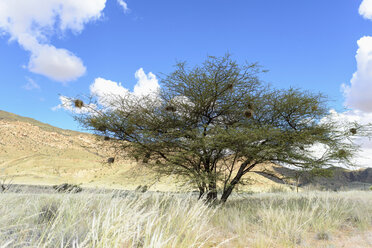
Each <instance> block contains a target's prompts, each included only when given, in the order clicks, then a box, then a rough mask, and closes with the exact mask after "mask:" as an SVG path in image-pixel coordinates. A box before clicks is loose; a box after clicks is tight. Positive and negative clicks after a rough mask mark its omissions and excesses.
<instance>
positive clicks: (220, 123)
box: [76, 55, 356, 201]
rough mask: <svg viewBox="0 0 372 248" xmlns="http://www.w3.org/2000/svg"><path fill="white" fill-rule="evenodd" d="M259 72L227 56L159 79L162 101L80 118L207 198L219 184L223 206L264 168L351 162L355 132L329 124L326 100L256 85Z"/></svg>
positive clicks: (113, 106) (134, 100)
mask: <svg viewBox="0 0 372 248" xmlns="http://www.w3.org/2000/svg"><path fill="white" fill-rule="evenodd" d="M261 72H262V69H261V67H260V66H259V65H257V64H245V65H238V64H237V63H236V62H235V61H234V60H232V59H231V57H230V56H229V55H226V56H224V57H221V58H217V57H208V58H207V60H206V61H205V62H204V63H203V64H202V65H200V66H195V67H193V68H190V67H188V66H187V64H186V63H184V62H182V63H178V64H177V65H176V68H175V70H174V72H172V73H170V74H169V75H165V76H164V77H163V78H162V80H161V86H162V89H161V91H160V93H159V95H158V96H154V95H148V96H145V97H131V96H127V97H116V98H115V99H112V100H111V101H110V102H109V106H108V105H107V102H108V101H105V102H106V104H105V105H103V106H102V105H99V103H96V106H99V107H101V108H98V109H95V110H94V114H83V115H79V116H77V117H76V119H77V120H78V121H79V122H80V123H81V124H82V125H83V126H85V127H87V128H90V129H93V130H95V131H96V132H97V133H99V134H101V135H108V136H110V137H113V138H115V139H116V140H121V141H125V142H123V149H126V151H127V154H128V156H130V157H132V158H135V159H136V160H137V161H138V160H142V159H143V164H147V165H148V166H150V167H152V168H154V169H156V171H158V172H159V173H165V174H176V175H180V176H182V177H183V178H186V180H188V181H191V182H193V183H194V184H195V186H196V187H197V188H198V189H199V191H200V193H201V194H204V193H206V194H207V198H208V199H215V198H216V197H217V187H218V186H219V185H220V186H221V190H222V201H226V199H227V198H228V197H229V195H230V194H231V192H232V191H233V190H234V188H235V186H236V185H237V184H239V183H240V182H241V179H242V177H243V176H244V174H246V173H248V172H250V171H251V170H252V169H253V168H255V167H256V165H257V164H260V163H266V162H274V163H281V164H285V165H292V166H296V167H299V168H305V169H312V168H323V167H324V166H330V165H332V164H334V163H335V162H342V163H347V164H348V163H350V158H351V157H352V155H353V153H354V151H355V148H356V147H355V146H354V144H353V143H349V142H345V138H348V137H349V136H352V135H354V134H353V133H354V132H350V131H349V130H350V128H351V127H349V126H346V127H345V126H340V125H339V124H338V123H336V122H333V121H332V120H327V121H324V117H326V116H327V115H328V111H329V110H328V107H327V105H326V103H327V98H326V97H325V96H323V95H322V94H316V93H311V92H308V91H302V90H300V89H296V88H290V89H287V90H284V89H280V90H276V89H273V88H272V87H270V86H269V85H266V84H264V83H262V82H261V81H260V80H259V77H258V76H259V74H260V73H261ZM322 119H323V121H321V120H322ZM352 127H354V126H352ZM345 128H346V129H345ZM313 145H321V146H322V147H324V153H323V154H322V156H318V157H316V156H314V154H313V153H312V152H311V148H312V147H313Z"/></svg>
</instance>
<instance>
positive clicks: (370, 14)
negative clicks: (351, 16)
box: [359, 0, 372, 19]
mask: <svg viewBox="0 0 372 248" xmlns="http://www.w3.org/2000/svg"><path fill="white" fill-rule="evenodd" d="M359 14H360V15H361V16H363V17H364V18H366V19H372V0H363V2H362V3H361V4H360V6H359Z"/></svg>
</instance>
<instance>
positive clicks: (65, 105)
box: [52, 96, 97, 114]
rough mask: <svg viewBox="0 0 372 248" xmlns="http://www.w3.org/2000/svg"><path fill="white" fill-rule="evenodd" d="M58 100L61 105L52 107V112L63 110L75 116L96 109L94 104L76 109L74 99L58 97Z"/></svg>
mask: <svg viewBox="0 0 372 248" xmlns="http://www.w3.org/2000/svg"><path fill="white" fill-rule="evenodd" d="M59 100H60V102H61V103H60V104H59V105H57V106H55V107H53V108H52V110H53V111H57V110H59V109H64V110H67V111H69V112H72V113H75V114H88V113H92V112H94V111H93V110H94V109H96V107H97V106H96V105H94V104H88V105H84V106H83V107H82V108H76V107H75V104H74V99H71V98H68V97H66V96H60V97H59Z"/></svg>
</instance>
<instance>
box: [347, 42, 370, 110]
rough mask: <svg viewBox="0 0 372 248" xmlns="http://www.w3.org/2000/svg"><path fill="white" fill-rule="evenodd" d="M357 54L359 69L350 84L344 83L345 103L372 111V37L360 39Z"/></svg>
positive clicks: (351, 106) (348, 105) (355, 107)
mask: <svg viewBox="0 0 372 248" xmlns="http://www.w3.org/2000/svg"><path fill="white" fill-rule="evenodd" d="M358 46H359V49H358V51H357V54H356V56H355V58H356V61H357V71H356V72H355V73H354V75H353V77H352V79H351V81H350V83H351V85H350V86H346V85H343V86H342V87H343V90H344V95H345V105H346V106H347V107H350V108H354V109H359V110H362V111H366V112H372V97H371V92H372V37H369V36H365V37H363V38H361V39H360V40H359V41H358Z"/></svg>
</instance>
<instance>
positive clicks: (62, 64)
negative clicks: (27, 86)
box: [28, 45, 86, 82]
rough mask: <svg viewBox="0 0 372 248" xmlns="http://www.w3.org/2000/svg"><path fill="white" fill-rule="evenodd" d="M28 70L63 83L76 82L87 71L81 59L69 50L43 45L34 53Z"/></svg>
mask: <svg viewBox="0 0 372 248" xmlns="http://www.w3.org/2000/svg"><path fill="white" fill-rule="evenodd" d="M28 69H29V70H30V71H32V72H34V73H37V74H41V75H43V76H46V77H48V78H51V79H53V80H55V81H61V82H67V81H72V80H75V79H77V78H79V77H80V76H81V75H83V74H84V73H85V71H86V68H85V66H84V65H83V62H82V61H81V59H80V58H78V57H76V56H75V55H74V54H72V53H71V52H69V51H68V50H65V49H57V48H55V47H54V46H50V45H42V46H40V47H39V48H38V49H37V50H36V51H35V52H34V53H32V55H31V58H30V61H29V64H28Z"/></svg>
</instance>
